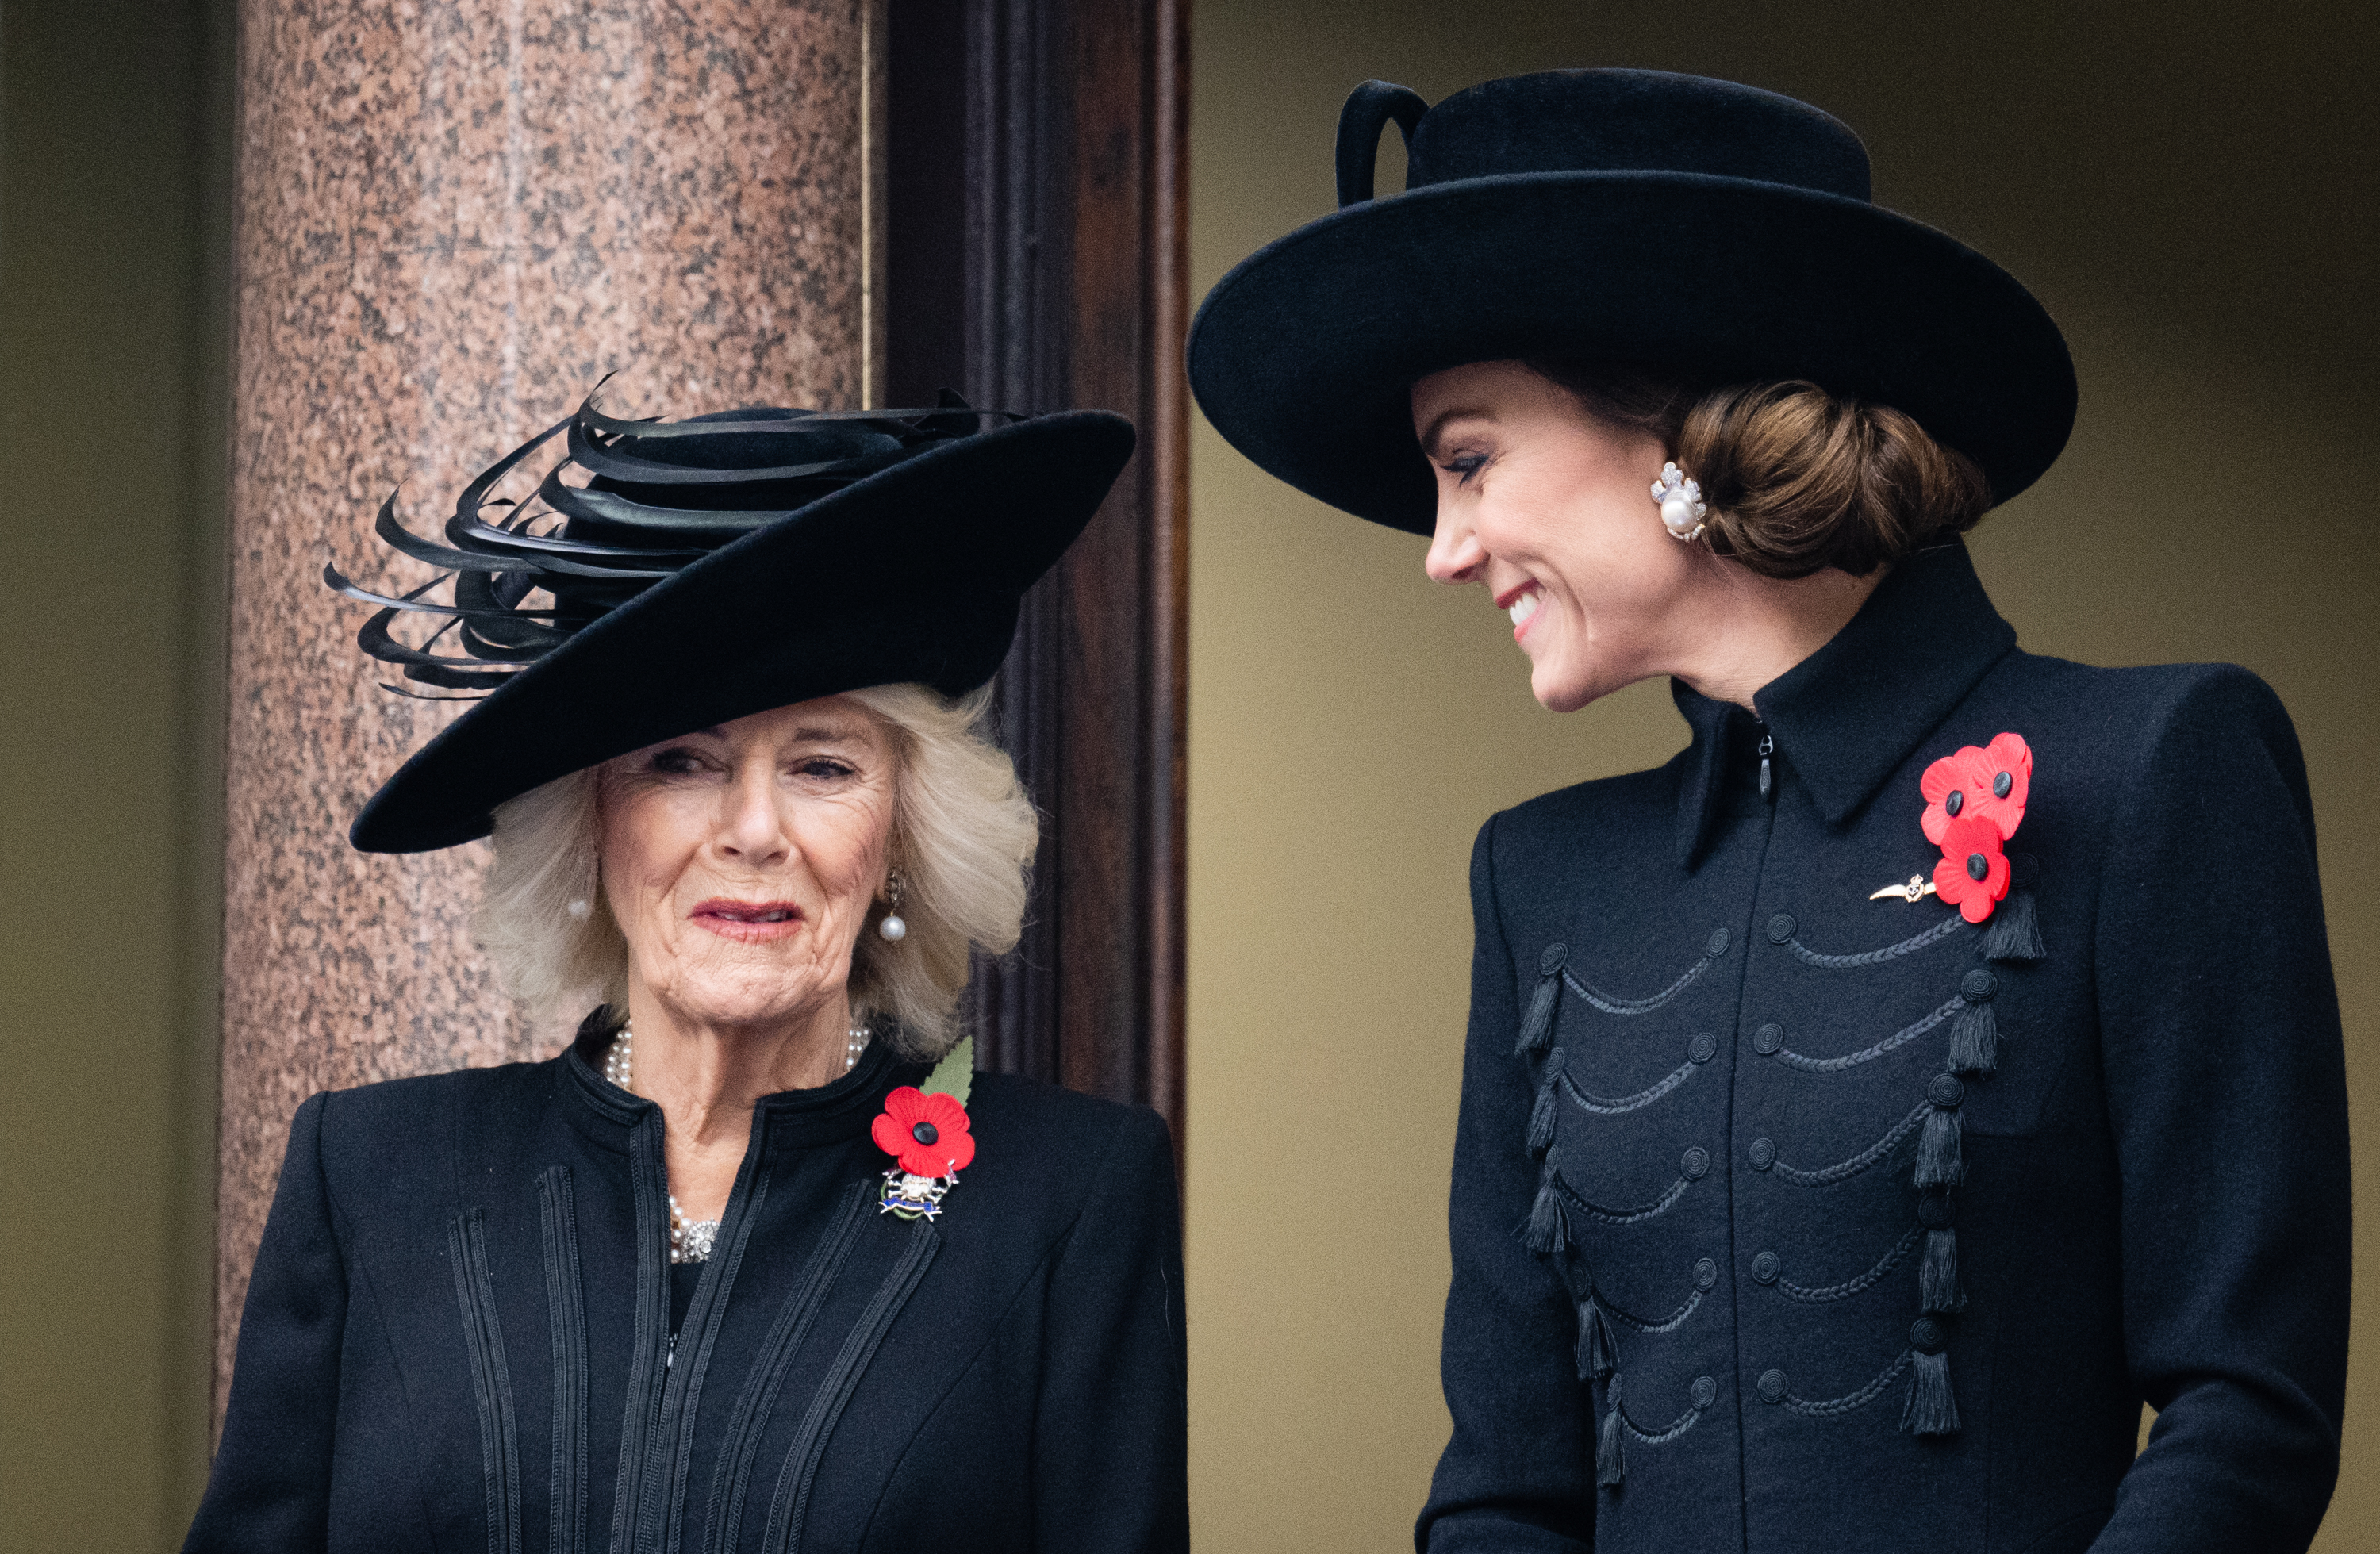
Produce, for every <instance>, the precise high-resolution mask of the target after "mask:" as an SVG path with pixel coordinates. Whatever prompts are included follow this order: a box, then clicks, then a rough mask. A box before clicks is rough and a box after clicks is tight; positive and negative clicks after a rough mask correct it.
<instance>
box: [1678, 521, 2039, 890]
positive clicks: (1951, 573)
mask: <svg viewBox="0 0 2380 1554" xmlns="http://www.w3.org/2000/svg"><path fill="white" fill-rule="evenodd" d="M2015 646H2016V628H2015V627H2013V626H2011V625H2009V624H2008V622H2006V621H2004V620H2002V619H2001V618H2000V615H1999V612H1998V611H1997V610H1995V609H1993V608H1992V601H1991V600H1990V598H1989V597H1988V596H1986V595H1985V592H1984V585H1983V583H1982V581H1981V580H1980V579H1978V578H1977V577H1975V567H1974V563H1973V560H1972V559H1970V558H1969V556H1968V554H1967V547H1966V546H1965V545H1964V544H1962V543H1961V542H1959V541H1956V540H1953V541H1952V542H1951V543H1949V544H1948V545H1941V546H1937V547H1935V548H1933V549H1930V550H1925V551H1921V552H1918V553H1917V554H1915V555H1913V556H1911V557H1909V558H1908V559H1907V560H1905V561H1902V562H1900V564H1899V565H1896V566H1894V567H1893V569H1892V571H1891V573H1890V575H1889V576H1888V577H1886V578H1885V579H1884V581H1883V582H1881V583H1879V584H1877V585H1876V592H1875V593H1873V594H1871V595H1869V596H1868V601H1867V602H1866V603H1865V604H1864V605H1862V606H1861V607H1860V612H1859V613H1858V614H1856V615H1854V616H1852V621H1851V624H1850V625H1846V626H1844V627H1843V629H1842V630H1840V631H1839V632H1837V633H1836V634H1835V636H1834V637H1833V638H1832V639H1831V640H1829V641H1828V643H1827V644H1826V645H1825V646H1824V647H1822V648H1820V649H1819V650H1817V651H1816V652H1815V653H1812V654H1811V655H1810V656H1809V657H1808V658H1806V659H1803V661H1802V662H1800V663H1797V664H1795V665H1794V666H1793V667H1792V668H1791V669H1789V670H1787V671H1786V672H1785V673H1784V674H1780V675H1779V676H1778V677H1777V678H1776V679H1774V680H1771V681H1770V682H1769V683H1768V684H1767V685H1766V686H1762V687H1761V688H1760V689H1759V690H1758V691H1757V692H1755V694H1754V696H1753V698H1752V701H1753V705H1754V706H1755V707H1756V708H1758V709H1759V711H1760V723H1761V724H1762V725H1765V726H1766V728H1767V732H1768V733H1769V734H1770V735H1773V736H1774V737H1775V738H1776V741H1777V747H1778V749H1779V751H1780V752H1782V753H1783V754H1784V755H1785V757H1786V759H1788V760H1789V761H1790V762H1791V769H1792V771H1793V774H1794V775H1795V777H1796V778H1798V779H1799V780H1800V782H1801V783H1802V784H1803V786H1804V787H1806V788H1807V789H1808V790H1809V791H1810V795H1811V796H1812V798H1813V799H1814V800H1815V803H1816V805H1817V808H1818V812H1819V814H1820V815H1822V816H1823V817H1824V818H1825V819H1826V821H1827V823H1828V825H1830V826H1839V825H1840V824H1842V823H1843V822H1844V821H1845V820H1847V819H1850V818H1851V817H1852V814H1854V813H1855V812H1857V810H1858V809H1859V808H1860V807H1861V806H1863V805H1864V804H1865V803H1866V802H1867V801H1868V800H1869V799H1870V798H1873V797H1874V796H1875V795H1876V790H1877V789H1878V788H1880V787H1882V786H1883V785H1884V783H1885V781H1886V779H1888V778H1889V777H1890V776H1891V775H1892V774H1893V772H1895V771H1899V770H1900V765H1901V763H1902V762H1903V761H1905V760H1907V759H1909V755H1910V752H1911V751H1913V750H1914V749H1916V748H1917V746H1918V744H1919V742H1921V741H1922V740H1924V739H1925V736H1926V735H1929V734H1931V733H1933V732H1934V730H1935V729H1937V728H1938V727H1940V726H1941V724H1942V722H1943V720H1944V719H1946V718H1948V717H1949V715H1950V713H1951V712H1952V711H1953V710H1955V709H1956V708H1957V707H1958V705H1959V703H1960V702H1961V701H1963V700H1965V699H1966V698H1967V694H1968V693H1969V692H1970V691H1973V689H1974V688H1975V686H1977V685H1978V684H1979V683H1981V681H1982V680H1983V677H1984V676H1985V674H1988V673H1989V672H1990V670H1991V667H1992V666H1993V665H1994V664H1996V663H1998V662H1999V661H2000V660H2001V659H2002V658H2004V657H2006V656H2007V655H2008V653H2009V652H2010V650H2012V649H2014V648H2015ZM1670 695H1671V696H1672V697H1673V698H1675V699H1676V701H1677V704H1678V710H1679V711H1680V712H1682V713H1683V714H1684V715H1685V719H1686V722H1688V723H1689V724H1690V725H1691V726H1692V727H1693V729H1694V743H1693V745H1691V746H1690V747H1688V748H1687V750H1686V752H1685V754H1684V757H1683V758H1682V759H1683V763H1684V764H1683V771H1682V780H1681V782H1680V783H1679V787H1678V862H1679V864H1680V866H1681V867H1683V868H1691V867H1693V864H1694V858H1695V856H1697V855H1698V854H1699V853H1700V852H1701V850H1702V846H1703V844H1704V842H1705V841H1706V839H1707V837H1708V836H1709V833H1710V828H1711V822H1712V820H1713V819H1715V818H1716V817H1717V815H1718V808H1719V796H1720V794H1721V792H1722V791H1723V789H1724V786H1725V783H1724V775H1725V771H1726V763H1727V758H1728V752H1729V749H1730V746H1731V745H1732V744H1733V742H1734V741H1733V740H1732V739H1731V738H1730V731H1731V729H1732V728H1734V727H1735V726H1737V725H1742V726H1744V727H1749V726H1751V725H1752V720H1751V719H1749V718H1746V717H1745V716H1744V715H1743V710H1742V709H1740V708H1737V707H1733V706H1730V705H1729V704H1728V703H1726V702H1720V701H1713V700H1711V699H1710V698H1707V697H1706V696H1703V695H1700V694H1699V693H1697V692H1695V691H1693V690H1691V689H1689V688H1687V686H1685V685H1684V684H1683V683H1682V682H1679V681H1672V682H1670Z"/></svg>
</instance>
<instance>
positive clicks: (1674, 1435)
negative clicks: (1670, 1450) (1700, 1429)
mask: <svg viewBox="0 0 2380 1554" xmlns="http://www.w3.org/2000/svg"><path fill="white" fill-rule="evenodd" d="M1702 1416H1703V1411H1702V1410H1701V1409H1699V1408H1689V1409H1687V1410H1686V1411H1685V1412H1684V1413H1683V1414H1679V1415H1678V1419H1677V1423H1675V1424H1673V1425H1671V1426H1670V1427H1669V1428H1668V1429H1666V1430H1648V1429H1646V1428H1645V1427H1643V1426H1642V1425H1639V1424H1638V1423H1636V1421H1635V1420H1633V1419H1631V1418H1630V1417H1628V1410H1627V1409H1626V1408H1625V1407H1622V1408H1621V1410H1620V1427H1621V1429H1623V1430H1626V1431H1627V1432H1628V1433H1629V1434H1630V1435H1632V1436H1634V1437H1635V1438H1636V1439H1638V1440H1641V1441H1643V1442H1644V1443H1645V1445H1647V1446H1667V1445H1668V1444H1669V1443H1670V1442H1671V1441H1673V1440H1675V1439H1678V1438H1679V1437H1680V1436H1682V1435H1683V1434H1685V1433H1686V1432H1687V1431H1688V1430H1691V1429H1693V1428H1694V1421H1695V1420H1697V1419H1700V1418H1701V1417H1702Z"/></svg>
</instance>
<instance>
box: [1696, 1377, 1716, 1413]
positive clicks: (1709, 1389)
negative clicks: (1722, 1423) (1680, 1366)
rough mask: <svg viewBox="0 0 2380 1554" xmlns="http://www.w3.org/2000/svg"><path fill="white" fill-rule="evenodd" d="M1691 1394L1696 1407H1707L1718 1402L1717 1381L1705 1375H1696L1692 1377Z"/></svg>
mask: <svg viewBox="0 0 2380 1554" xmlns="http://www.w3.org/2000/svg"><path fill="white" fill-rule="evenodd" d="M1691 1395H1692V1397H1693V1398H1694V1406H1695V1407H1696V1408H1708V1407H1709V1406H1710V1405H1711V1404H1713V1403H1715V1402H1718V1382H1716V1381H1713V1380H1712V1379H1711V1378H1709V1377H1707V1376H1697V1377H1695V1378H1694V1391H1693V1393H1692V1394H1691Z"/></svg>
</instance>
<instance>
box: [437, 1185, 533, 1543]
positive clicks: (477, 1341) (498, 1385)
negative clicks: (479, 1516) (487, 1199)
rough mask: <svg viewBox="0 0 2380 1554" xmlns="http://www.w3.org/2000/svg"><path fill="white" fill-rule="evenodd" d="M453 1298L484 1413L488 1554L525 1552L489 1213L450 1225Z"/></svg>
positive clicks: (474, 1394)
mask: <svg viewBox="0 0 2380 1554" xmlns="http://www.w3.org/2000/svg"><path fill="white" fill-rule="evenodd" d="M446 1251H447V1256H448V1257H449V1258H450V1259H451V1260H452V1261H453V1263H454V1266H455V1302H456V1304H457V1305H460V1306H461V1307H462V1312H463V1342H464V1343H465V1344H466V1345H467V1346H468V1349H469V1351H470V1356H471V1400H472V1402H475V1403H477V1404H478V1405H479V1411H480V1481H481V1486H482V1487H483V1488H484V1489H485V1491H486V1499H487V1515H488V1554H521V1481H520V1480H521V1475H520V1441H519V1439H518V1437H517V1436H516V1434H515V1433H514V1423H513V1382H512V1369H511V1367H510V1366H507V1365H506V1364H505V1363H504V1325H503V1323H502V1322H500V1321H498V1320H497V1317H496V1287H495V1282H494V1280H493V1279H492V1276H491V1275H490V1273H489V1269H488V1233H487V1214H486V1212H485V1211H484V1210H482V1209H479V1208H467V1209H465V1210H464V1211H463V1212H462V1213H460V1214H457V1215H455V1218H454V1219H452V1220H448V1221H447V1223H446Z"/></svg>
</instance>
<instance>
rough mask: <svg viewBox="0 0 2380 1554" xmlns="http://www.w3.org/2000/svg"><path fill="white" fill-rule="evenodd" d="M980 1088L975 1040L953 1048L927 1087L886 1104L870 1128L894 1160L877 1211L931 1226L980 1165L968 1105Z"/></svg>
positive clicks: (902, 1092) (904, 1091) (910, 1089)
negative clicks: (968, 1172) (962, 1175)
mask: <svg viewBox="0 0 2380 1554" xmlns="http://www.w3.org/2000/svg"><path fill="white" fill-rule="evenodd" d="M974 1084H975V1038H973V1037H968V1038H965V1039H963V1040H962V1041H960V1043H959V1044H958V1045H957V1046H955V1047H953V1048H952V1049H951V1050H950V1051H949V1052H948V1053H946V1054H945V1055H944V1056H943V1058H942V1061H941V1062H938V1063H936V1064H935V1065H934V1071H933V1072H932V1073H931V1074H928V1075H926V1082H925V1083H924V1084H923V1085H904V1086H902V1087H900V1088H898V1089H896V1090H894V1091H892V1093H891V1094H890V1095H887V1096H886V1097H885V1098H884V1110H883V1111H880V1112H879V1113H877V1116H876V1121H875V1122H874V1123H870V1124H869V1126H868V1135H869V1136H870V1137H872V1138H874V1139H875V1140H876V1147H878V1148H879V1149H881V1150H883V1151H884V1152H885V1153H886V1154H888V1155H890V1156H892V1162H893V1163H892V1169H891V1170H890V1171H887V1172H885V1173H884V1192H883V1196H881V1197H880V1199H879V1200H878V1204H877V1211H878V1212H879V1213H882V1214H891V1215H893V1216H895V1217H897V1218H899V1219H903V1220H931V1219H934V1218H936V1217H937V1216H938V1215H940V1214H941V1211H942V1198H943V1196H945V1195H946V1194H948V1193H949V1192H950V1190H951V1189H952V1188H953V1187H955V1186H957V1185H958V1184H959V1172H961V1171H963V1170H965V1168H966V1167H967V1166H968V1165H969V1164H971V1163H972V1162H973V1161H974V1159H975V1135H974V1133H973V1132H971V1131H970V1127H971V1124H970V1123H969V1120H968V1117H967V1110H966V1100H967V1095H968V1092H969V1091H970V1090H971V1089H972V1088H973V1087H974Z"/></svg>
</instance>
